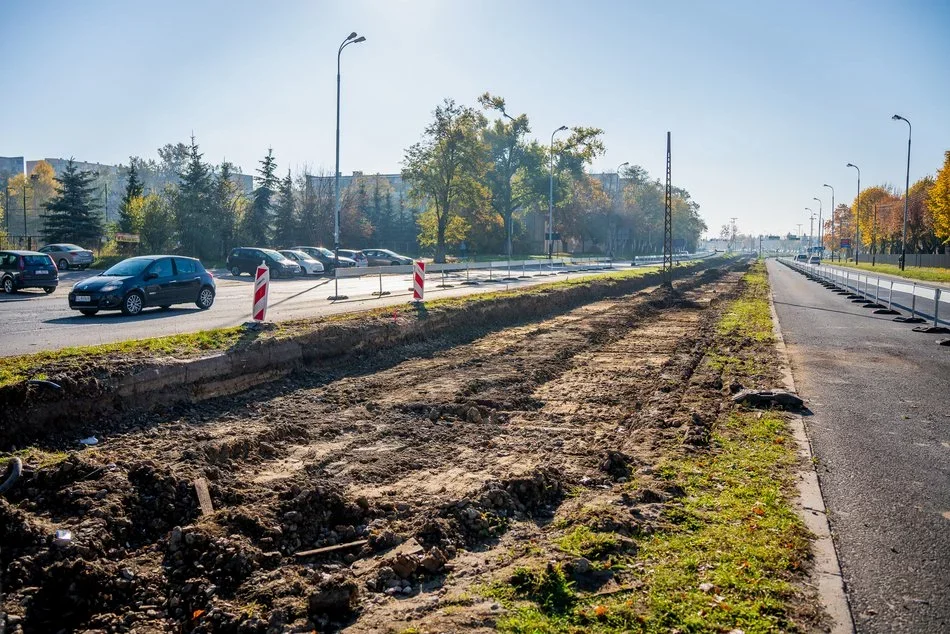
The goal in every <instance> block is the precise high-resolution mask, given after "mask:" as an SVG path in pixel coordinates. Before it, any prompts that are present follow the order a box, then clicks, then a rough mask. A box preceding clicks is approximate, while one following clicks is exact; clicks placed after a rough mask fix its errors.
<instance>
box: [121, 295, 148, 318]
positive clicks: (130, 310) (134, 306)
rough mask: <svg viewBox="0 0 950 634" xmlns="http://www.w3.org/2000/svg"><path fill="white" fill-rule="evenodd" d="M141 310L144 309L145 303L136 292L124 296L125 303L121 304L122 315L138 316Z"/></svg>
mask: <svg viewBox="0 0 950 634" xmlns="http://www.w3.org/2000/svg"><path fill="white" fill-rule="evenodd" d="M143 308H145V301H144V300H143V299H142V295H141V294H139V293H138V292H136V291H133V292H131V293H129V294H128V295H126V296H125V301H123V302H122V314H123V315H133V316H134V315H138V314H139V313H140V312H142V309H143Z"/></svg>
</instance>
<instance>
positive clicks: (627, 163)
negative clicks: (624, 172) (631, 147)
mask: <svg viewBox="0 0 950 634" xmlns="http://www.w3.org/2000/svg"><path fill="white" fill-rule="evenodd" d="M627 165H630V161H624V162H623V163H621V164H620V167H625V166H627ZM620 167H618V168H617V169H620Z"/></svg>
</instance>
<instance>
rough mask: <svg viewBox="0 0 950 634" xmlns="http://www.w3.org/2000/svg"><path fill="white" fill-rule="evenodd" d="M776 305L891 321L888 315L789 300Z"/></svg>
mask: <svg viewBox="0 0 950 634" xmlns="http://www.w3.org/2000/svg"><path fill="white" fill-rule="evenodd" d="M775 303H776V304H777V305H782V306H791V307H792V308H807V309H808V310H820V311H822V312H825V313H840V314H842V315H851V316H852V317H860V318H863V319H874V320H877V321H893V318H892V317H891V316H890V315H875V314H873V313H870V312H868V313H852V312H849V311H847V310H835V309H833V308H820V307H818V306H805V305H804V304H792V303H790V302H775Z"/></svg>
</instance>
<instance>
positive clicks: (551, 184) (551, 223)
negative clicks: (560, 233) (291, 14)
mask: <svg viewBox="0 0 950 634" xmlns="http://www.w3.org/2000/svg"><path fill="white" fill-rule="evenodd" d="M564 130H567V126H566V125H562V126H561V127H560V128H558V129H557V130H555V131H554V132H552V133H551V169H550V173H549V177H550V180H549V183H548V260H550V261H551V262H550V264H551V271H552V272H553V271H554V135H555V134H557V133H558V132H562V131H564Z"/></svg>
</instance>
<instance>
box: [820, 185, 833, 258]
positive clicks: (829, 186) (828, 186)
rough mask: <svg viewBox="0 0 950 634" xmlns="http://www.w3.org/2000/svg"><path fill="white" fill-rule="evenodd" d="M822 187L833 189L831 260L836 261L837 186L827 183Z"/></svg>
mask: <svg viewBox="0 0 950 634" xmlns="http://www.w3.org/2000/svg"><path fill="white" fill-rule="evenodd" d="M822 187H827V188H828V189H830V190H831V261H832V262H834V261H835V188H834V187H832V186H831V185H829V184H827V183H825V184H824V185H822Z"/></svg>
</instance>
